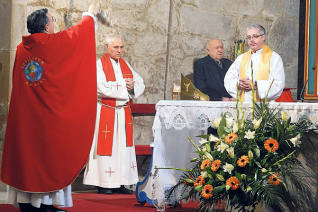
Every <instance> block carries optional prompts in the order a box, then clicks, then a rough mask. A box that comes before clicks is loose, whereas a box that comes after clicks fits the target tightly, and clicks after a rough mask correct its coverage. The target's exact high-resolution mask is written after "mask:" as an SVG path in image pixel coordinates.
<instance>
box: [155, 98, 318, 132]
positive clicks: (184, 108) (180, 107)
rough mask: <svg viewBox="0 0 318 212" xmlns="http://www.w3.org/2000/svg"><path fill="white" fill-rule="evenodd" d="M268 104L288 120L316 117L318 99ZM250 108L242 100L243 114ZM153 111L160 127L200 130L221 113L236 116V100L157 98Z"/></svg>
mask: <svg viewBox="0 0 318 212" xmlns="http://www.w3.org/2000/svg"><path fill="white" fill-rule="evenodd" d="M270 107H273V108H279V109H282V110H283V111H285V112H287V114H288V115H289V116H290V117H291V118H292V121H297V120H299V119H301V118H308V119H310V120H311V121H312V122H317V121H318V103H282V102H271V103H270ZM239 108H240V105H239ZM250 108H251V104H250V103H244V104H243V110H244V113H245V114H244V115H245V117H246V116H248V115H249V113H250V110H251V109H250ZM156 111H157V114H156V116H158V117H159V119H160V123H161V124H162V126H161V127H163V128H166V129H170V128H174V129H175V130H182V129H184V128H188V129H193V128H197V129H198V128H199V129H201V130H204V129H206V128H207V127H209V126H210V125H211V124H210V122H209V121H212V120H214V119H216V118H218V117H220V116H221V115H222V114H224V113H226V114H227V115H229V116H231V117H233V118H234V119H236V102H211V101H169V100H161V101H159V102H158V103H157V104H156ZM154 124H159V123H158V122H157V123H154ZM154 127H155V126H154Z"/></svg>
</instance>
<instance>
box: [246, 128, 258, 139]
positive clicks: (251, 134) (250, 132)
mask: <svg viewBox="0 0 318 212" xmlns="http://www.w3.org/2000/svg"><path fill="white" fill-rule="evenodd" d="M254 134H255V131H250V130H248V131H247V132H245V136H244V138H247V139H254Z"/></svg>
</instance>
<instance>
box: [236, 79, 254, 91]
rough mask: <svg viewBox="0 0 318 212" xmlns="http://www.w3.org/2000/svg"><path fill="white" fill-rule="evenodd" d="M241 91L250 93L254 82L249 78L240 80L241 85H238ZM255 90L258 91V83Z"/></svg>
mask: <svg viewBox="0 0 318 212" xmlns="http://www.w3.org/2000/svg"><path fill="white" fill-rule="evenodd" d="M238 89H239V90H243V91H250V90H252V82H251V80H250V79H249V78H243V79H240V81H239V85H238ZM254 89H255V90H257V82H255V83H254Z"/></svg>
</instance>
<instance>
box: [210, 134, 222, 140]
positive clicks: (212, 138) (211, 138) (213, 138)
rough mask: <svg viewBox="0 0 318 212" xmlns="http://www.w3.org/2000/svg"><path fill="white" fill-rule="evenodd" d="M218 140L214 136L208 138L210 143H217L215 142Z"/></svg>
mask: <svg viewBox="0 0 318 212" xmlns="http://www.w3.org/2000/svg"><path fill="white" fill-rule="evenodd" d="M219 140H220V139H219V138H218V137H216V136H214V135H212V134H211V135H210V136H209V141H212V142H217V141H219Z"/></svg>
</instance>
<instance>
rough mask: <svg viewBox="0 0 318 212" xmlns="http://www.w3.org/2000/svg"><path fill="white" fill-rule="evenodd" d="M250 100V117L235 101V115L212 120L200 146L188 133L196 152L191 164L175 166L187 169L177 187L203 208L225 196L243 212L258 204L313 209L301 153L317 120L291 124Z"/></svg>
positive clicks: (211, 208)
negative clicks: (212, 127)
mask: <svg viewBox="0 0 318 212" xmlns="http://www.w3.org/2000/svg"><path fill="white" fill-rule="evenodd" d="M252 104H253V106H252V107H251V108H252V109H251V113H250V114H249V116H248V117H246V118H245V117H244V111H243V108H242V103H241V108H239V102H237V117H236V119H234V118H233V117H230V116H228V115H226V114H224V115H222V116H221V117H220V118H218V119H216V120H213V121H211V124H212V125H213V126H214V128H215V129H216V133H215V134H206V135H200V136H199V137H200V140H199V143H200V144H199V145H197V144H196V143H195V142H194V141H193V140H192V139H191V138H189V141H190V142H191V143H192V144H193V146H194V147H195V149H196V153H197V155H198V157H197V158H193V159H191V164H192V166H191V167H193V168H191V169H177V168H174V169H176V170H181V171H183V174H182V176H181V178H180V181H179V183H178V184H177V185H176V186H175V188H176V187H179V186H181V187H182V188H183V193H182V198H183V199H189V198H193V199H199V200H200V211H214V210H215V209H217V207H216V204H218V203H220V202H221V201H222V204H225V205H226V208H227V209H233V208H235V209H237V210H239V211H254V210H255V208H256V206H257V204H262V205H263V206H264V207H266V208H271V209H273V210H274V211H288V210H289V211H293V212H294V211H309V209H308V207H310V204H311V203H312V196H311V195H312V192H311V183H312V179H313V178H314V177H313V176H312V175H311V174H310V172H309V169H308V167H305V165H304V163H303V161H302V160H301V159H299V158H300V157H299V156H300V154H301V151H302V149H303V148H302V146H303V145H307V144H311V140H310V137H309V136H308V134H309V133H310V132H312V126H313V124H312V123H311V122H310V121H308V120H306V119H302V120H298V121H297V122H296V123H292V122H291V118H290V117H288V116H287V113H286V112H284V111H281V110H279V109H278V108H274V109H273V108H270V107H269V105H268V103H266V101H264V102H262V103H255V102H254V101H253V103H252ZM311 149H312V148H311ZM218 208H220V207H218ZM307 209H308V210H307Z"/></svg>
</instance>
